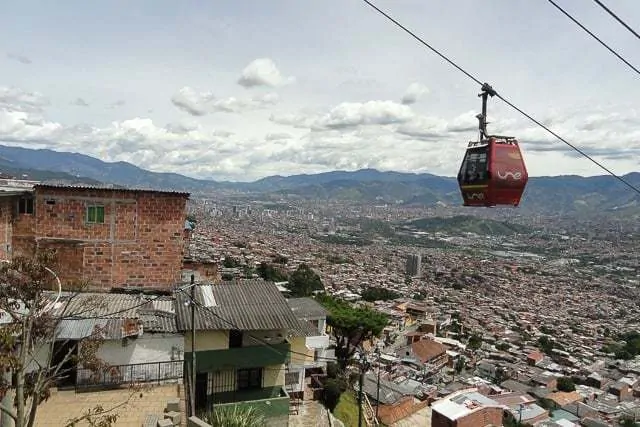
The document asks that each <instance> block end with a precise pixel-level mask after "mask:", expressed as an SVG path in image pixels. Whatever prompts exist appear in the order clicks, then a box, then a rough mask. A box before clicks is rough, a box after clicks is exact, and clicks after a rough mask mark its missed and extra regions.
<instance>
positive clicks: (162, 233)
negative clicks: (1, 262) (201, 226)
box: [0, 181, 189, 289]
mask: <svg viewBox="0 0 640 427" xmlns="http://www.w3.org/2000/svg"><path fill="white" fill-rule="evenodd" d="M10 185H12V186H13V187H11V186H10ZM0 187H2V190H3V191H0V258H2V259H10V258H11V257H13V256H15V255H26V256H31V255H33V254H35V253H36V252H37V251H38V250H41V249H52V250H54V251H55V252H56V253H57V261H58V265H57V266H56V268H55V270H56V274H57V275H58V277H59V278H60V279H61V280H62V282H63V283H67V282H71V281H84V282H88V283H89V284H90V287H91V288H93V289H109V288H113V287H125V286H135V287H145V288H165V289H166V288H171V287H172V286H174V285H175V284H176V283H178V282H179V281H180V279H181V269H182V259H183V254H184V250H185V242H184V239H185V235H186V234H185V233H184V226H185V215H186V203H187V200H188V198H189V194H188V193H181V192H166V191H153V190H137V189H120V188H108V187H93V186H68V185H49V184H40V183H33V182H31V181H29V182H27V183H24V182H21V181H12V182H0Z"/></svg>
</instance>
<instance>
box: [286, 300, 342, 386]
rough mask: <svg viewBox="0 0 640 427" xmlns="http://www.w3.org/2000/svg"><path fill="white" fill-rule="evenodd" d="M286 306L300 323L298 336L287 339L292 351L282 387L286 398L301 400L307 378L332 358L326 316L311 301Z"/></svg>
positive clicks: (326, 312) (321, 369)
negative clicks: (292, 397)
mask: <svg viewBox="0 0 640 427" xmlns="http://www.w3.org/2000/svg"><path fill="white" fill-rule="evenodd" d="M287 303H288V304H289V307H290V308H291V311H292V312H293V313H294V315H295V316H296V318H297V319H298V321H299V322H300V330H301V332H302V333H301V334H297V335H293V336H292V337H291V338H290V340H291V348H292V350H293V351H292V354H291V362H290V365H289V369H288V370H289V372H288V373H287V378H286V385H287V391H288V392H289V394H299V395H300V396H302V395H303V393H304V388H305V380H306V378H307V377H308V376H309V374H311V373H314V372H316V373H319V371H323V370H325V369H326V367H327V361H328V360H330V359H333V358H334V351H333V350H329V335H328V334H327V332H326V329H327V315H328V314H329V313H328V311H327V310H326V309H325V308H324V307H322V306H321V305H320V304H319V303H318V302H317V301H315V300H314V299H312V298H290V299H288V300H287Z"/></svg>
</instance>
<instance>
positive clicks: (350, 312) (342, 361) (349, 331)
mask: <svg viewBox="0 0 640 427" xmlns="http://www.w3.org/2000/svg"><path fill="white" fill-rule="evenodd" d="M316 300H317V301H318V302H319V303H320V304H322V305H323V306H324V307H325V308H326V309H327V311H328V312H329V315H328V316H327V324H328V325H329V326H330V327H331V333H332V334H333V336H334V338H335V339H336V360H337V362H338V366H339V367H340V369H341V370H342V371H344V369H345V368H346V367H347V366H348V365H349V362H350V361H351V358H352V357H353V354H354V353H355V351H356V349H357V348H358V346H360V344H362V342H363V341H365V340H368V339H371V338H373V337H376V336H378V335H380V333H381V332H382V329H384V327H385V326H387V323H388V319H387V316H386V315H384V314H383V313H379V312H377V311H375V310H371V309H369V308H366V307H364V308H362V307H353V306H352V305H351V304H349V303H348V302H346V301H343V300H339V299H336V298H334V297H332V296H329V295H326V294H323V295H318V296H317V297H316Z"/></svg>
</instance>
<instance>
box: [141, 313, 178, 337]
mask: <svg viewBox="0 0 640 427" xmlns="http://www.w3.org/2000/svg"><path fill="white" fill-rule="evenodd" d="M139 319H140V320H141V321H142V326H143V328H144V331H145V332H158V333H166V334H170V333H176V332H178V328H177V327H176V316H175V315H174V314H168V313H161V312H157V311H156V312H152V311H141V312H140V313H139Z"/></svg>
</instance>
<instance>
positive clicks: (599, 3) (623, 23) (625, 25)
mask: <svg viewBox="0 0 640 427" xmlns="http://www.w3.org/2000/svg"><path fill="white" fill-rule="evenodd" d="M593 1H594V2H596V3H597V4H598V6H600V7H601V8H603V9H604V10H605V11H606V12H607V13H608V14H609V15H611V16H612V17H613V19H615V20H616V21H618V22H619V23H620V25H622V26H623V27H625V28H626V29H627V30H629V31H630V32H631V34H633V35H634V36H636V38H638V39H640V34H638V33H637V32H636V31H635V30H634V29H633V28H631V27H630V26H629V25H628V24H627V23H626V22H624V21H623V20H622V19H621V18H620V17H618V15H616V14H615V13H614V12H613V11H612V10H611V9H609V8H608V7H607V6H605V5H604V3H602V2H601V1H600V0H593Z"/></svg>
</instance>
